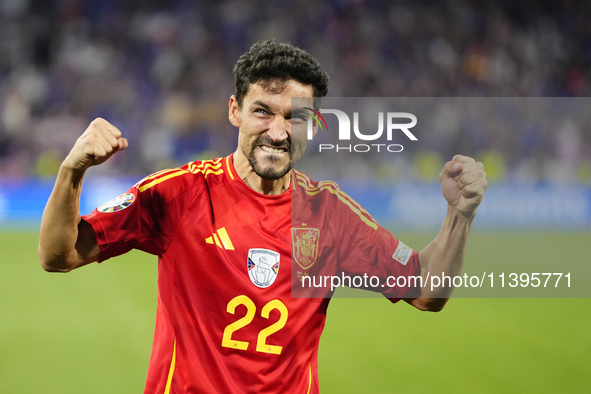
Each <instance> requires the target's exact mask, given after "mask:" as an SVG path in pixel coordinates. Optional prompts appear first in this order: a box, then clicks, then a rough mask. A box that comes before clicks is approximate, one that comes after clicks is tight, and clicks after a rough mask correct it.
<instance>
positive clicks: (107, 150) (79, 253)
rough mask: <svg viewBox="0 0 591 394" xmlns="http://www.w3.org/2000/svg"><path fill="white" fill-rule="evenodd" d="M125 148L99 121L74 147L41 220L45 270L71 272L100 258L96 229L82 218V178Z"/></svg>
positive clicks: (111, 129) (117, 134) (106, 124)
mask: <svg viewBox="0 0 591 394" xmlns="http://www.w3.org/2000/svg"><path fill="white" fill-rule="evenodd" d="M125 148H127V140H126V139H125V138H123V137H122V136H121V132H120V131H119V130H118V129H117V128H116V127H115V126H113V125H111V124H110V123H109V122H107V121H106V120H104V119H100V118H98V119H95V120H94V121H93V122H92V123H91V124H90V125H89V126H88V128H87V129H86V131H85V132H84V134H82V136H80V138H78V140H77V141H76V144H74V147H73V148H72V150H71V151H70V153H69V154H68V156H67V157H66V159H65V160H64V162H63V163H62V165H61V167H60V170H59V173H58V175H57V179H56V181H55V186H54V188H53V191H52V193H51V196H50V197H49V200H48V201H47V205H46V206H45V211H44V212H43V218H42V219H41V232H40V235H39V250H38V252H39V260H40V261H41V266H42V267H43V268H44V269H45V270H46V271H50V272H68V271H71V270H73V269H74V268H78V267H81V266H83V265H85V264H88V263H91V262H93V261H96V260H97V259H98V257H99V248H98V245H97V242H96V237H95V234H94V230H93V229H92V227H91V226H90V225H89V224H88V223H86V222H85V221H83V220H81V219H80V192H81V190H82V178H83V177H84V173H85V172H86V170H87V169H88V167H90V166H94V165H99V164H101V163H103V162H105V161H106V160H107V159H109V157H111V156H112V155H113V154H114V153H115V152H117V151H120V150H123V149H125Z"/></svg>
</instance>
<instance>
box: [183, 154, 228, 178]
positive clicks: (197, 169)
mask: <svg viewBox="0 0 591 394" xmlns="http://www.w3.org/2000/svg"><path fill="white" fill-rule="evenodd" d="M188 168H189V171H191V172H192V173H193V174H203V176H204V177H205V178H207V176H208V175H210V174H212V175H220V174H223V173H224V168H223V167H222V159H221V158H219V159H215V160H205V161H202V162H201V163H199V164H195V162H193V163H191V164H190V165H189V167H188Z"/></svg>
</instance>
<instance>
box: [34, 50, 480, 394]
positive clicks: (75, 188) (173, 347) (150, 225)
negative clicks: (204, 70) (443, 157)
mask: <svg viewBox="0 0 591 394" xmlns="http://www.w3.org/2000/svg"><path fill="white" fill-rule="evenodd" d="M234 74H235V76H236V95H234V96H232V97H231V98H230V102H229V119H230V122H231V123H232V124H233V125H234V126H236V127H238V128H239V135H238V149H237V150H236V151H235V152H234V153H233V154H231V155H229V156H227V157H222V158H217V159H214V160H208V161H199V162H191V163H188V164H186V165H184V166H183V167H181V168H176V169H170V170H164V171H161V172H158V173H155V174H153V175H150V176H148V177H146V178H145V179H143V180H141V181H140V182H138V183H137V184H136V185H134V186H133V187H131V188H130V189H129V190H128V191H127V192H126V193H124V194H123V195H121V196H119V197H117V198H115V199H114V200H112V201H110V202H108V203H106V204H104V205H102V206H100V207H98V208H97V209H96V210H95V211H94V212H93V213H92V214H90V215H88V216H84V217H81V216H80V214H79V196H80V190H81V183H82V178H83V176H84V173H85V171H86V169H88V167H90V166H92V165H99V164H101V163H103V162H104V161H106V160H108V159H109V157H111V156H112V155H113V154H114V153H115V152H118V151H120V150H123V149H125V148H126V147H127V140H126V139H125V138H124V137H123V136H122V133H121V132H120V131H119V130H118V129H117V128H116V127H114V126H113V125H111V124H109V123H108V122H107V121H105V120H103V119H96V120H94V121H93V122H92V123H91V124H90V126H89V127H88V128H87V130H86V131H85V132H84V134H83V135H82V136H81V137H80V138H79V139H78V141H77V142H76V143H75V145H74V147H73V148H72V150H71V152H70V154H69V155H68V157H67V158H66V159H65V160H64V162H63V163H62V166H61V168H60V171H59V174H58V177H57V180H56V184H55V187H54V190H53V192H52V194H51V197H50V198H49V201H48V203H47V207H46V209H45V212H44V214H43V219H42V223H41V234H40V242H39V258H40V260H41V264H42V266H43V268H45V269H46V270H47V271H55V272H68V271H70V270H72V269H75V268H78V267H81V266H83V265H86V264H88V263H91V262H94V261H98V262H101V261H104V260H106V259H108V258H110V257H113V256H117V255H120V254H122V253H125V252H127V251H129V250H131V249H133V248H135V249H140V250H143V251H146V252H148V253H152V254H155V255H157V256H158V259H159V260H158V261H159V263H158V306H157V316H156V330H155V336H154V344H153V349H152V356H151V358H150V365H149V369H148V376H147V380H146V386H145V393H188V392H204V393H317V392H319V386H318V365H317V359H318V343H319V339H320V334H321V332H322V329H323V327H324V321H325V316H326V308H327V306H328V302H329V298H320V297H316V296H317V295H316V294H314V298H294V297H292V294H291V290H292V284H293V281H297V280H298V275H300V274H301V275H325V274H326V275H334V274H337V273H343V274H346V275H351V276H355V275H358V276H359V275H364V274H367V275H370V276H377V277H378V278H379V279H380V280H381V281H384V280H385V279H386V278H387V277H388V276H400V275H404V276H411V275H421V276H423V277H425V276H426V275H427V274H430V275H440V274H441V273H442V272H445V274H446V275H458V274H459V273H460V272H461V268H462V263H463V257H464V251H465V247H466V242H467V238H468V235H469V232H470V228H471V224H472V221H473V219H474V215H475V213H476V208H477V207H478V205H479V204H480V201H481V200H482V196H483V193H484V191H485V189H486V174H485V173H484V171H483V167H482V164H480V163H476V162H474V160H473V159H471V158H469V157H465V156H455V157H454V158H453V159H452V161H450V162H448V163H446V164H445V166H444V168H443V170H442V172H441V175H440V180H441V183H442V190H443V194H444V197H445V198H446V200H447V201H448V212H447V215H446V218H445V220H444V223H443V225H442V227H441V230H440V232H439V234H438V235H437V237H436V238H435V240H434V241H433V242H432V243H431V244H429V246H427V247H426V248H425V249H423V250H422V251H421V252H420V253H417V252H413V251H412V250H410V249H409V248H408V247H407V246H406V245H404V244H403V243H402V242H400V241H398V240H397V239H396V238H395V237H393V236H392V235H391V234H390V233H389V232H387V231H386V230H384V229H383V228H382V227H380V226H379V225H378V224H377V223H375V221H374V220H373V219H372V218H371V216H369V215H368V214H367V213H366V212H365V211H364V210H363V208H361V207H360V206H359V205H358V204H357V203H356V202H355V201H353V200H351V199H350V198H349V197H348V196H347V195H346V194H344V193H342V192H341V191H340V190H339V188H338V187H337V186H336V185H335V184H334V183H332V182H313V181H312V180H311V179H309V178H308V177H307V176H306V175H304V174H302V173H300V172H298V171H295V170H293V169H292V168H291V166H292V163H294V162H297V160H299V158H301V156H302V154H303V152H304V149H305V139H302V138H295V135H294V133H296V130H295V127H294V125H297V124H301V123H302V122H304V120H303V119H302V118H301V114H296V113H295V111H294V112H292V108H291V98H292V97H309V98H310V104H309V106H314V107H315V108H316V109H318V108H319V103H318V102H317V101H315V100H314V99H313V97H323V96H325V95H326V93H327V86H328V77H327V75H326V73H325V72H324V70H322V68H321V67H320V66H319V64H318V62H317V61H316V60H315V59H314V58H312V57H311V56H310V55H309V54H308V53H306V52H304V51H302V50H300V49H298V48H295V47H293V46H291V45H289V44H280V43H277V42H275V41H266V42H263V43H259V44H256V45H254V46H253V47H252V48H251V49H250V51H249V52H247V53H245V54H244V55H242V56H241V57H240V59H239V60H238V62H237V64H236V66H235V67H234ZM293 204H297V209H294V210H293V214H292V209H291V208H292V205H293ZM294 223H297V225H298V227H297V228H296V227H294V225H293V224H294ZM292 261H294V263H293V264H292ZM385 289H387V290H385V291H384V292H383V293H384V295H385V296H386V297H387V298H389V299H391V300H392V301H393V302H395V301H397V300H399V299H401V298H404V300H405V301H406V302H408V303H410V304H411V305H413V306H415V307H417V308H418V309H421V310H433V311H437V310H440V309H441V308H442V307H443V305H444V304H445V302H446V301H447V298H448V297H449V296H450V294H451V289H450V288H439V289H435V291H430V288H428V287H424V288H423V287H413V288H404V287H391V288H385ZM321 296H330V294H326V293H325V294H322V295H321Z"/></svg>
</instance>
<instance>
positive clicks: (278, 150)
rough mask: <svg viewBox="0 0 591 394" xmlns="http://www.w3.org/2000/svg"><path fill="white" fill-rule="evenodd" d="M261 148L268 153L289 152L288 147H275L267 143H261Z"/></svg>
mask: <svg viewBox="0 0 591 394" xmlns="http://www.w3.org/2000/svg"><path fill="white" fill-rule="evenodd" d="M260 147H261V149H262V150H264V151H265V152H267V153H285V152H287V149H285V148H273V147H271V146H267V145H260Z"/></svg>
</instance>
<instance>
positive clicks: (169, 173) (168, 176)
mask: <svg viewBox="0 0 591 394" xmlns="http://www.w3.org/2000/svg"><path fill="white" fill-rule="evenodd" d="M165 173H167V174H166V175H164V176H161V177H160V178H156V179H153V180H152V181H151V182H149V183H146V184H143V185H142V186H140V187H138V190H139V191H140V193H142V192H145V191H146V190H148V189H149V188H151V187H153V186H156V185H157V184H159V183H162V182H164V181H167V180H169V179H171V178H175V177H177V176H181V175H184V174H190V172H189V171H187V170H181V169H179V168H177V169H174V170H170V171H162V172H160V173H158V174H157V176H160V175H163V174H165ZM150 179H152V178H150V177H148V178H147V179H146V180H150ZM142 183H143V182H142Z"/></svg>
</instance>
